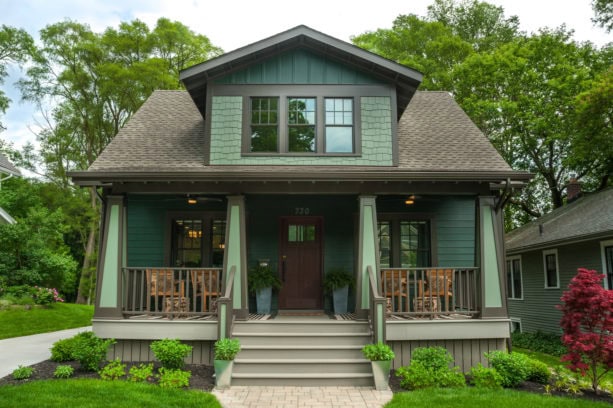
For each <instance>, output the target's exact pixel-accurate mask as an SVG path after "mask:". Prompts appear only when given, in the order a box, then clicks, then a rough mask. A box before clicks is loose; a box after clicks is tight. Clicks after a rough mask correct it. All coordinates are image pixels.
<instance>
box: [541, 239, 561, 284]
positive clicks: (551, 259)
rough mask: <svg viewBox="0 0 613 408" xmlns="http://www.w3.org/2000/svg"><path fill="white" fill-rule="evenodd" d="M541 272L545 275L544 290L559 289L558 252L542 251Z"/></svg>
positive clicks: (554, 250)
mask: <svg viewBox="0 0 613 408" xmlns="http://www.w3.org/2000/svg"><path fill="white" fill-rule="evenodd" d="M543 270H544V273H545V289H557V288H559V287H560V277H559V273H558V271H559V268H558V250H557V249H551V250H547V251H543Z"/></svg>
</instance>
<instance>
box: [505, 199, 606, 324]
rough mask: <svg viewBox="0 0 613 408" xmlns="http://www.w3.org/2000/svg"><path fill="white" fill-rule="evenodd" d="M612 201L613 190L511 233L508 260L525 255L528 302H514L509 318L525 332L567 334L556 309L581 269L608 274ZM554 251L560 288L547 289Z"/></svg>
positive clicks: (523, 271) (524, 284)
mask: <svg viewBox="0 0 613 408" xmlns="http://www.w3.org/2000/svg"><path fill="white" fill-rule="evenodd" d="M611 203H613V188H609V189H607V190H604V191H602V192H600V193H596V194H593V195H589V196H585V197H583V198H580V199H578V200H577V201H575V202H573V203H571V204H567V205H565V206H564V207H562V208H559V209H557V210H555V211H553V212H551V213H550V214H547V215H545V216H544V217H541V218H540V219H538V220H535V221H533V222H531V223H529V224H526V225H525V226H523V227H521V228H518V229H516V230H514V231H512V232H511V233H509V234H507V237H506V239H505V241H506V255H507V260H509V259H513V258H517V257H521V276H522V292H523V293H522V294H523V299H512V298H509V302H508V306H509V317H510V318H511V320H512V321H513V322H516V324H517V323H519V324H521V330H522V331H523V332H536V331H542V332H549V333H557V334H561V329H560V319H561V318H562V313H561V312H560V311H559V310H557V308H556V306H557V305H559V304H560V303H561V302H560V298H561V296H562V293H563V292H564V291H565V290H566V289H567V288H568V284H569V283H570V280H571V279H572V278H573V277H574V276H575V275H576V274H577V269H578V268H587V269H595V270H597V271H598V272H600V273H606V271H605V270H604V268H605V265H603V247H604V246H605V245H606V246H613V205H612V204H611ZM539 225H542V226H543V228H542V229H543V232H542V234H541V233H540V232H539ZM552 250H556V251H557V261H558V274H559V288H545V270H544V261H543V252H544V251H552ZM606 286H607V285H606V283H605V287H606ZM516 327H517V326H516ZM517 329H519V327H517Z"/></svg>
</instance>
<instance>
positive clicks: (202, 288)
mask: <svg viewBox="0 0 613 408" xmlns="http://www.w3.org/2000/svg"><path fill="white" fill-rule="evenodd" d="M190 274H191V279H192V285H193V286H194V299H198V297H200V299H201V304H202V311H203V312H206V311H207V300H208V302H209V304H210V305H211V306H212V307H211V309H212V310H215V307H214V302H215V300H216V299H217V298H218V297H219V296H220V287H219V279H218V273H217V271H216V270H199V271H190Z"/></svg>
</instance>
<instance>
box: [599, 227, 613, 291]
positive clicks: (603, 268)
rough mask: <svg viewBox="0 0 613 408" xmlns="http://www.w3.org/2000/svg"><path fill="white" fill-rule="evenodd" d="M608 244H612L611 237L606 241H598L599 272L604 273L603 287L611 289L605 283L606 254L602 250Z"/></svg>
mask: <svg viewBox="0 0 613 408" xmlns="http://www.w3.org/2000/svg"><path fill="white" fill-rule="evenodd" d="M608 246H613V239H609V240H607V241H600V260H601V261H602V270H601V273H603V274H605V278H604V287H605V289H613V288H610V287H609V284H608V283H607V277H606V274H607V259H606V255H605V252H604V249H605V248H606V247H608Z"/></svg>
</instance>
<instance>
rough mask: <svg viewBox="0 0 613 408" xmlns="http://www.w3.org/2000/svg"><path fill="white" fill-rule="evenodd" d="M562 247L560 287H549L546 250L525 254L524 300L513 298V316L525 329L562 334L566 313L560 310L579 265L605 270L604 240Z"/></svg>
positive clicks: (559, 263)
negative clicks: (603, 261)
mask: <svg viewBox="0 0 613 408" xmlns="http://www.w3.org/2000/svg"><path fill="white" fill-rule="evenodd" d="M547 249H557V250H558V265H559V267H560V271H559V273H560V289H545V275H544V272H543V252H542V250H538V251H530V252H525V253H522V254H521V267H522V281H523V300H515V299H509V302H508V303H509V316H510V317H511V318H514V319H521V325H522V330H523V331H524V332H535V331H537V330H540V331H543V332H550V333H561V331H560V319H561V318H562V313H561V312H560V311H559V310H557V309H556V305H558V304H560V297H561V296H562V293H563V292H564V291H565V290H566V289H567V288H568V284H569V283H570V280H571V279H572V278H573V277H574V276H575V275H576V274H577V269H578V268H588V269H596V270H597V271H601V270H602V262H601V254H600V241H589V242H584V243H578V244H571V245H563V246H559V247H551V248H547Z"/></svg>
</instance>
